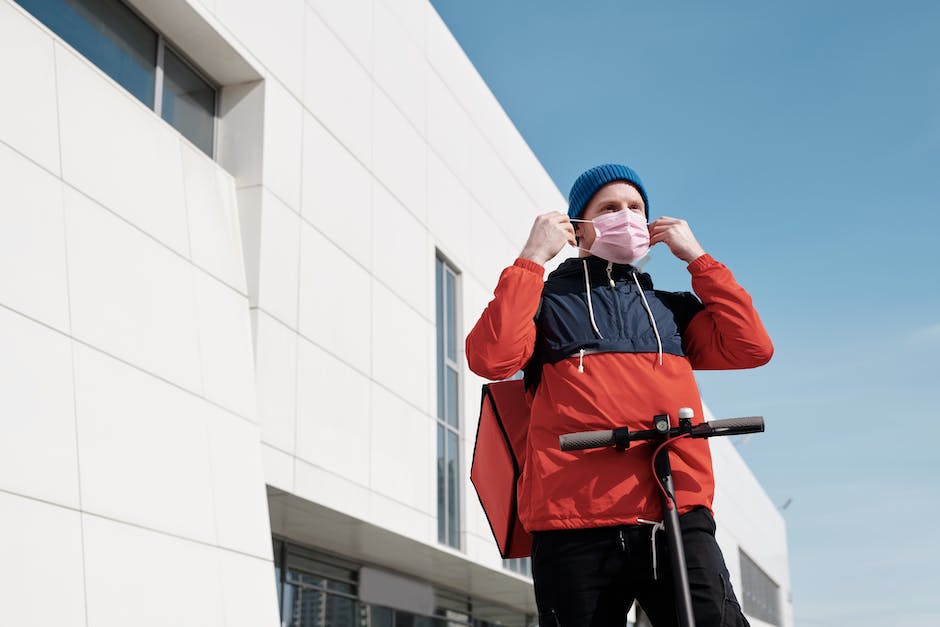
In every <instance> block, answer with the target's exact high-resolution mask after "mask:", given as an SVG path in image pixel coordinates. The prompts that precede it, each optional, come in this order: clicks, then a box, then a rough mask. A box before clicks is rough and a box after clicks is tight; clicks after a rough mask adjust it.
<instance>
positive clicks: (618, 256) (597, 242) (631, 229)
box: [572, 209, 650, 263]
mask: <svg viewBox="0 0 940 627" xmlns="http://www.w3.org/2000/svg"><path fill="white" fill-rule="evenodd" d="M572 222H593V223H594V233H595V238H594V243H593V244H591V248H590V250H587V252H589V253H591V254H592V255H595V256H597V257H600V258H601V259H606V260H607V261H613V262H614V263H634V262H635V261H637V260H639V259H640V258H642V257H643V255H645V254H646V253H647V252H648V251H649V248H650V232H649V230H648V228H647V226H646V220H644V219H643V217H641V216H640V215H639V214H637V213H636V212H633V211H629V210H627V209H623V210H621V211H614V212H611V213H605V214H603V215H600V216H598V217H596V218H594V219H593V220H572ZM581 250H585V249H583V248H582V249H581Z"/></svg>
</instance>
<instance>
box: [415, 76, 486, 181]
mask: <svg viewBox="0 0 940 627" xmlns="http://www.w3.org/2000/svg"><path fill="white" fill-rule="evenodd" d="M427 74H428V77H427V85H428V135H427V137H428V143H429V144H430V145H431V148H432V149H433V150H434V152H436V153H437V154H438V155H439V156H440V158H441V159H442V160H443V161H444V162H445V163H446V164H447V165H448V166H449V167H450V169H451V171H452V172H454V173H455V174H456V176H458V177H463V178H462V180H463V182H464V184H465V185H468V186H469V183H470V140H471V138H472V135H473V134H474V133H476V132H477V130H476V128H475V127H474V126H473V122H472V121H471V120H470V116H468V115H467V112H466V111H464V109H463V107H461V106H460V104H459V103H458V102H457V99H456V98H454V95H453V94H452V93H451V91H450V88H449V87H448V86H447V85H446V84H445V83H444V81H442V80H441V78H440V76H438V75H437V73H436V72H435V71H434V70H433V69H428V70H427Z"/></svg>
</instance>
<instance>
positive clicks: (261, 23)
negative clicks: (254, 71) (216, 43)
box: [215, 0, 305, 97]
mask: <svg viewBox="0 0 940 627" xmlns="http://www.w3.org/2000/svg"><path fill="white" fill-rule="evenodd" d="M215 2H216V7H215V12H216V15H218V17H219V19H220V20H221V21H222V22H223V23H224V24H225V25H226V26H227V27H228V28H229V29H231V31H232V33H233V34H234V35H235V37H236V38H238V39H239V40H240V41H241V42H242V43H243V44H244V45H245V47H246V48H248V50H249V51H250V52H251V54H252V55H254V57H255V58H257V59H258V60H259V61H261V63H263V64H264V66H265V67H266V68H267V69H268V71H269V72H271V73H272V74H274V75H275V76H277V77H278V79H279V80H280V81H281V82H282V83H284V85H286V86H287V88H288V89H289V90H290V91H291V92H293V93H294V94H295V95H297V96H298V97H299V96H300V95H301V94H302V89H303V61H302V60H303V52H304V30H303V19H304V9H305V4H304V0H278V1H277V2H244V1H243V0H215Z"/></svg>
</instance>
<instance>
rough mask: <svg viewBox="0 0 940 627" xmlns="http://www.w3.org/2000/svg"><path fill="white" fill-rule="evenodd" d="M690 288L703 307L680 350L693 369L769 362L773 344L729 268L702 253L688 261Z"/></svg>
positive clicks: (725, 368) (688, 330) (753, 365)
mask: <svg viewBox="0 0 940 627" xmlns="http://www.w3.org/2000/svg"><path fill="white" fill-rule="evenodd" d="M688 269H689V272H690V273H691V275H692V289H693V290H694V291H695V294H696V295H697V296H698V297H699V298H700V299H702V303H703V305H704V309H702V310H701V311H699V312H698V313H697V314H695V315H694V316H693V317H692V319H691V320H690V321H689V324H688V327H686V330H685V333H684V334H683V337H682V343H683V349H684V350H685V353H686V355H688V356H689V359H690V360H691V362H692V367H693V368H694V369H696V370H731V369H740V368H756V367H757V366H762V365H764V364H766V363H767V362H768V361H770V358H771V356H773V354H774V347H773V344H772V343H771V341H770V336H768V335H767V331H766V329H764V325H763V323H762V322H761V320H760V316H758V315H757V311H755V309H754V306H753V304H752V302H751V297H750V295H749V294H748V293H747V292H746V291H744V288H743V287H741V286H740V285H738V283H737V281H735V280H734V276H733V275H732V274H731V271H730V270H728V268H727V267H725V266H724V264H721V263H719V262H718V261H716V260H715V259H714V258H712V256H711V255H708V254H705V255H702V256H701V257H699V258H698V259H696V260H695V261H693V262H692V263H690V264H689V268H688Z"/></svg>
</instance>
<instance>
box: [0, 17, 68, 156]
mask: <svg viewBox="0 0 940 627" xmlns="http://www.w3.org/2000/svg"><path fill="white" fill-rule="evenodd" d="M24 59H28V60H29V62H28V63H24V62H23V61H24ZM0 76H2V77H3V91H4V93H5V94H6V96H5V97H4V98H0V141H2V142H6V143H7V144H9V145H10V146H13V147H14V148H16V149H17V150H19V151H20V152H22V153H23V154H25V155H26V156H28V157H29V158H30V159H32V160H34V161H36V162H37V163H39V164H40V165H42V167H44V168H46V169H47V170H49V171H50V172H55V173H56V174H58V173H59V121H58V115H57V112H56V84H55V58H54V56H53V44H52V38H51V37H50V36H49V35H48V34H47V32H46V31H45V29H43V28H42V27H40V26H38V25H37V23H36V21H35V20H34V19H33V18H32V16H29V15H28V14H27V13H26V12H25V11H24V10H22V9H20V8H19V7H18V6H16V4H14V3H10V2H2V3H0ZM0 171H2V170H0Z"/></svg>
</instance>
